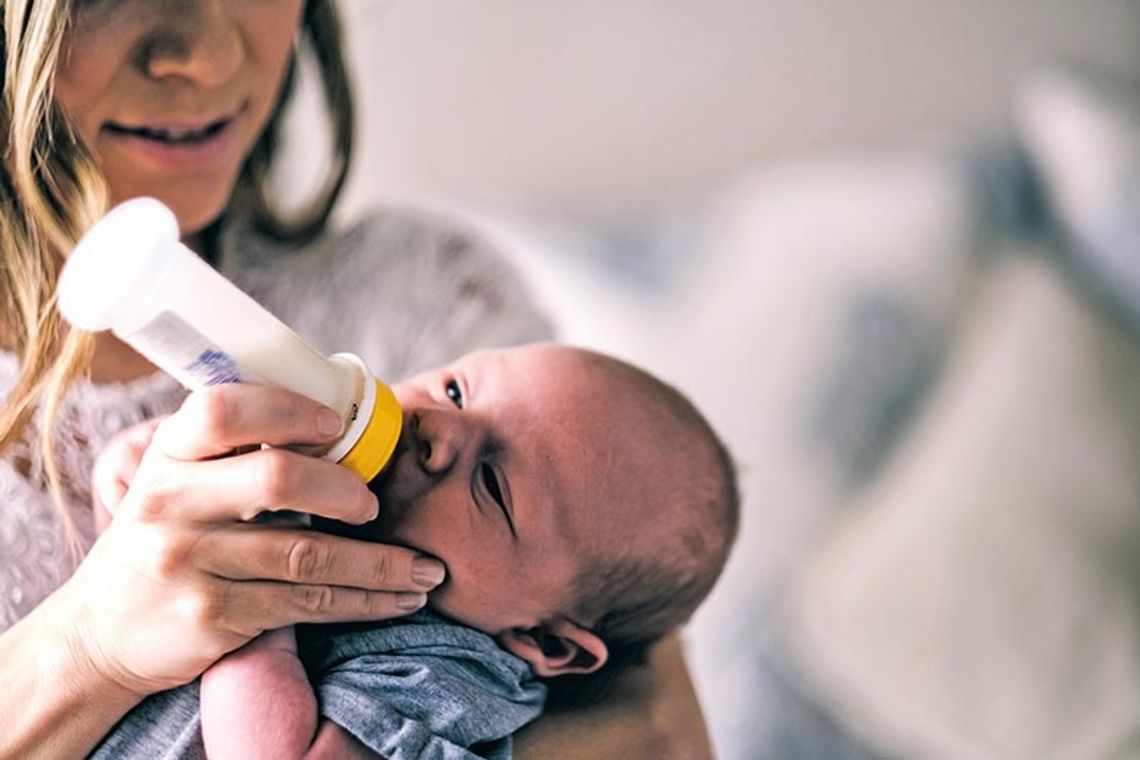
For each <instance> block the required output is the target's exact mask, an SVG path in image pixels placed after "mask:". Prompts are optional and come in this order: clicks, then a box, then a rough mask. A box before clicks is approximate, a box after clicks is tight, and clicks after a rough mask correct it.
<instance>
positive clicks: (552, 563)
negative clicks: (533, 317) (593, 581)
mask: <svg viewBox="0 0 1140 760" xmlns="http://www.w3.org/2000/svg"><path fill="white" fill-rule="evenodd" d="M600 380H601V377H600V374H599V373H597V372H596V370H594V369H592V368H591V367H590V365H588V364H587V363H586V362H584V361H582V359H581V358H580V357H579V356H578V355H577V354H575V353H574V352H573V351H571V350H569V349H566V348H563V347H558V346H551V345H540V346H526V347H522V348H515V349H508V350H501V351H486V352H479V353H475V354H469V355H468V356H465V357H463V358H461V359H459V360H458V361H457V362H455V363H454V364H452V365H450V366H447V367H443V368H440V369H436V370H431V371H429V372H425V373H424V374H421V375H419V376H417V377H414V378H412V379H411V380H408V381H406V382H403V383H400V384H398V385H396V386H394V387H393V390H394V391H395V393H396V396H397V398H398V399H399V401H400V404H401V406H402V407H403V409H404V431H403V434H402V436H401V441H400V444H399V446H398V448H397V450H396V455H395V457H394V458H393V461H392V462H391V463H390V464H389V465H388V467H387V468H386V470H385V472H384V473H383V474H382V475H381V476H380V478H379V479H378V480H377V482H376V484H375V486H374V487H375V489H376V491H377V494H378V496H379V499H380V516H379V517H378V518H377V520H376V521H375V522H374V523H373V524H372V525H370V526H368V528H367V530H368V532H369V535H370V536H371V537H372V538H374V539H378V540H384V541H389V542H395V543H400V544H405V545H408V546H412V547H414V548H417V549H420V550H422V551H424V552H427V553H429V554H431V555H433V556H435V557H438V558H439V559H441V560H443V561H444V563H445V564H446V565H447V569H448V580H447V582H446V583H445V584H444V585H443V586H441V587H440V589H439V590H438V591H436V592H435V593H433V595H432V600H431V604H432V606H434V607H435V608H436V609H438V610H440V611H441V612H443V613H445V614H447V615H450V616H451V617H454V618H456V619H457V620H460V621H461V622H464V623H467V624H468V625H472V626H474V627H476V628H480V629H482V630H484V631H488V632H491V633H498V632H501V631H504V630H506V629H508V628H515V627H520V628H529V627H531V626H533V625H537V624H539V623H541V622H542V621H543V620H545V619H546V618H547V617H548V616H550V615H552V614H555V613H557V612H558V611H559V610H560V609H561V608H562V606H563V605H564V603H565V602H566V601H567V599H568V598H569V584H570V582H571V580H572V579H573V577H574V576H575V574H576V571H577V569H578V564H577V561H576V557H578V556H581V555H582V550H583V549H584V548H587V547H589V548H591V549H594V550H603V551H604V550H605V549H606V548H607V543H606V542H607V540H609V541H611V543H612V537H613V536H614V535H616V534H615V533H614V529H615V526H616V525H617V524H618V523H625V525H624V526H623V530H624V529H625V528H627V527H628V522H627V521H625V520H623V519H621V518H617V519H615V518H614V516H613V515H610V514H608V513H609V511H610V506H611V505H612V504H613V503H614V502H612V501H610V497H611V496H613V495H615V494H619V493H620V492H622V491H623V488H622V485H623V484H624V482H625V480H627V479H628V476H629V473H627V472H623V471H622V468H621V467H620V466H618V465H617V464H616V463H617V462H618V460H619V459H622V457H616V456H614V455H613V454H612V453H611V452H613V451H615V450H616V451H617V452H621V447H622V443H621V440H620V439H621V432H622V431H623V429H624V426H623V424H622V414H623V411H624V409H625V405H623V404H622V403H620V402H619V401H618V400H617V399H615V398H611V394H610V393H608V392H607V390H608V389H607V387H606V385H605V384H604V382H600ZM615 447H617V448H616V449H615ZM633 448H634V447H632V446H631V447H629V450H633ZM622 453H623V455H624V453H628V452H622ZM625 459H628V457H626V458H625ZM618 503H620V502H618ZM585 542H588V543H585ZM587 624H588V622H587Z"/></svg>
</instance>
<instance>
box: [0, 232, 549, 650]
mask: <svg viewBox="0 0 1140 760" xmlns="http://www.w3.org/2000/svg"><path fill="white" fill-rule="evenodd" d="M220 268H221V270H222V271H223V272H224V273H225V274H226V275H227V276H228V277H230V278H231V279H232V280H234V281H235V282H237V283H238V284H239V285H240V286H241V287H242V288H243V289H245V290H246V291H247V292H249V293H250V294H251V295H252V296H253V297H254V298H256V299H258V300H259V301H260V302H262V303H263V304H265V305H266V306H267V307H268V308H269V309H270V310H271V311H273V313H275V314H277V315H278V316H279V317H281V318H282V319H283V320H284V321H285V322H287V323H288V324H290V325H292V326H293V327H294V328H295V329H296V330H297V331H298V332H299V333H300V334H301V335H302V336H303V337H305V338H306V339H307V340H308V341H310V343H311V344H312V345H313V346H314V347H315V348H317V349H318V350H320V351H323V352H326V353H331V352H334V351H353V352H355V353H357V354H359V355H360V356H361V357H363V358H364V360H365V362H366V363H367V364H368V365H369V366H370V367H371V368H372V369H373V371H374V372H376V373H378V375H379V376H381V377H383V378H386V379H389V380H396V379H399V378H401V377H405V376H407V375H409V374H411V373H414V372H417V371H419V370H423V369H426V368H428V367H431V366H435V365H437V364H441V363H444V362H446V361H448V360H450V359H453V358H456V357H457V356H458V355H460V354H462V353H464V352H466V351H468V350H470V349H473V348H477V347H485V346H495V345H506V344H510V343H518V342H526V341H531V340H540V339H544V338H548V337H549V336H550V327H549V325H548V323H547V322H546V320H545V319H544V318H543V317H542V316H541V315H540V314H539V312H538V311H537V310H536V309H535V307H534V306H533V304H532V303H531V301H530V298H529V296H528V294H527V292H526V289H525V287H524V283H523V282H522V281H521V280H520V279H519V278H518V277H517V275H516V274H515V273H514V271H513V270H512V269H511V268H510V267H508V266H507V265H506V264H505V263H504V262H503V261H502V260H500V259H499V258H498V257H497V255H496V254H495V253H493V252H492V251H491V250H489V248H488V246H486V245H485V244H484V243H482V242H481V241H480V240H478V239H477V238H475V237H473V236H472V235H471V234H469V233H468V232H467V231H466V230H464V229H461V228H458V227H456V226H454V225H451V224H448V223H445V222H444V220H443V219H442V218H440V217H438V216H434V215H427V214H423V213H418V212H414V211H402V212H399V213H387V214H383V215H379V214H378V215H374V216H371V217H369V218H368V219H366V220H365V221H364V222H362V223H360V224H358V225H357V226H355V227H353V228H352V229H350V230H348V231H347V232H345V233H343V234H341V235H338V236H335V237H330V238H329V239H326V240H324V241H322V242H320V243H319V244H317V245H313V246H310V247H308V248H306V249H304V250H302V251H295V252H289V251H284V250H282V249H281V248H280V247H279V246H277V245H275V244H274V243H272V242H270V241H268V240H265V239H263V238H259V237H257V236H255V235H253V234H252V233H249V232H248V231H243V230H238V229H234V230H231V231H230V233H229V234H228V235H227V236H226V239H225V242H224V245H223V255H222V259H221V265H220ZM16 370H17V363H16V359H15V357H14V356H12V355H11V354H8V353H0V393H5V394H6V393H7V391H8V389H10V388H11V385H12V382H13V379H14V377H15V373H16ZM184 395H185V392H184V391H183V390H182V388H181V387H180V386H179V385H178V384H177V383H175V382H174V381H173V380H171V379H170V378H168V377H166V376H164V375H154V376H151V377H146V378H141V379H139V380H137V381H134V382H131V383H125V384H123V383H113V384H107V385H93V384H91V383H90V382H87V381H85V380H81V381H79V382H77V383H76V385H75V386H74V387H73V388H72V390H71V391H70V393H69V395H68V397H67V399H66V403H65V405H64V409H63V412H62V414H61V415H60V421H59V424H58V426H57V428H56V430H55V436H56V440H57V442H58V451H59V454H58V456H59V464H60V466H61V469H62V472H63V474H64V477H65V479H66V480H67V481H68V482H69V483H70V484H71V486H72V487H71V488H70V489H69V492H68V494H67V497H68V501H69V503H70V504H71V507H72V512H73V516H74V518H75V523H76V525H77V527H78V529H79V538H80V540H81V543H82V544H83V545H84V546H88V545H89V544H90V542H91V541H92V539H93V536H92V524H91V512H90V508H89V504H90V488H89V477H90V475H89V473H90V469H91V464H92V462H93V459H94V457H95V455H96V454H97V453H98V451H99V450H100V448H101V447H102V445H103V444H104V443H105V442H106V441H107V439H108V438H109V437H110V436H112V435H113V434H114V433H116V432H117V431H119V430H121V429H122V428H124V427H126V426H128V425H131V424H133V423H135V422H139V421H141V420H143V419H146V418H148V417H152V416H154V415H157V414H164V413H167V412H170V411H173V410H174V409H176V408H177V406H178V404H179V403H180V402H181V399H182V398H183V397H184ZM29 440H34V438H29ZM77 561H78V558H77V557H76V556H75V555H74V554H73V553H72V552H71V551H69V549H68V541H67V536H66V533H65V530H64V523H63V520H62V519H61V517H60V516H59V514H58V513H57V510H56V508H55V506H54V503H53V500H52V497H51V495H50V493H49V491H48V489H47V486H46V479H45V477H44V474H43V467H42V462H41V461H40V456H39V452H38V446H25V445H21V446H17V447H14V448H13V449H12V450H11V451H9V452H8V453H7V454H6V455H5V456H4V457H3V459H0V630H4V629H6V628H7V627H9V626H11V625H12V624H13V623H15V622H16V621H17V620H19V619H20V618H21V617H22V616H23V615H25V614H27V612H29V611H30V610H31V609H32V608H33V607H35V606H36V604H38V603H39V602H40V601H41V600H42V599H43V598H44V597H45V596H47V595H48V594H49V593H51V591H53V590H54V589H55V588H56V587H57V586H59V585H60V584H61V583H62V582H63V581H64V580H66V579H67V578H68V576H69V575H70V574H71V572H72V571H73V570H74V568H75V565H76V563H77Z"/></svg>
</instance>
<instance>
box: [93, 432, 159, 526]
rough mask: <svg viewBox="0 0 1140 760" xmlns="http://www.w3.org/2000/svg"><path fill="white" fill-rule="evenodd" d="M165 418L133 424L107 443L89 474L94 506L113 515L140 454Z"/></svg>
mask: <svg viewBox="0 0 1140 760" xmlns="http://www.w3.org/2000/svg"><path fill="white" fill-rule="evenodd" d="M163 419H164V418H156V419H153V420H148V421H146V422H140V423H139V424H137V425H132V426H131V427H129V428H127V429H126V430H124V431H122V432H120V433H118V434H116V435H115V436H113V437H112V438H111V440H110V441H108V442H107V445H106V446H105V447H104V448H103V451H102V453H100V454H99V457H98V458H97V459H96V460H95V466H94V468H93V469H92V472H91V483H92V491H93V494H94V497H95V501H96V504H97V506H99V507H101V508H103V509H106V510H107V511H108V512H114V511H115V508H116V507H117V506H118V505H119V502H120V501H121V500H122V498H123V495H124V494H125V493H126V492H127V488H128V487H129V486H130V484H131V481H132V480H134V478H135V472H136V471H137V470H138V468H139V462H141V461H142V457H143V452H144V451H146V447H147V446H148V445H149V444H150V439H151V438H152V437H153V436H154V429H155V428H156V427H157V426H158V424H159V423H160V422H161V421H162V420H163Z"/></svg>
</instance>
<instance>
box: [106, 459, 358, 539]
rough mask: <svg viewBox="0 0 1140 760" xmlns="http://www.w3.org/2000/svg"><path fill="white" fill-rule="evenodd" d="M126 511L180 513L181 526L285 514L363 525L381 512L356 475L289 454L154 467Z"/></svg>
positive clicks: (157, 515) (145, 515)
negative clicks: (185, 522) (287, 512)
mask: <svg viewBox="0 0 1140 760" xmlns="http://www.w3.org/2000/svg"><path fill="white" fill-rule="evenodd" d="M140 485H141V484H140ZM123 506H124V508H129V509H132V510H135V514H137V515H139V516H140V517H143V518H148V517H149V518H167V517H170V516H172V510H173V511H174V512H175V513H176V514H175V515H174V516H176V517H177V518H179V519H183V520H189V521H195V522H219V523H220V522H229V521H233V520H252V519H253V518H254V517H256V516H257V515H258V514H260V513H262V512H279V511H282V510H292V511H295V512H305V513H308V514H313V515H319V516H321V517H327V518H329V519H331V520H339V521H341V522H348V523H364V522H367V521H369V520H372V519H373V518H375V517H376V515H377V513H378V511H379V505H378V503H377V501H376V497H375V496H374V495H373V494H372V492H371V491H369V490H368V487H367V486H366V485H365V484H364V482H363V481H362V480H361V479H360V476H359V475H357V474H356V473H354V472H352V471H351V470H349V469H348V468H346V467H341V466H340V465H338V464H335V463H333V462H328V461H325V460H323V459H315V458H313V457H308V456H304V455H302V454H297V453H295V452H292V451H286V450H284V449H262V450H259V451H251V452H248V453H245V454H241V455H238V456H231V457H225V458H223V459H214V460H211V461H208V462H183V461H171V460H169V459H167V460H165V461H161V463H159V462H155V463H154V467H152V469H151V471H150V472H149V473H148V478H147V482H146V483H145V487H138V488H132V489H131V491H130V492H128V494H127V496H126V498H125V500H124V502H123Z"/></svg>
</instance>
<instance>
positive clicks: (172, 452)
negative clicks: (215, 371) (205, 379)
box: [153, 383, 343, 461]
mask: <svg viewBox="0 0 1140 760" xmlns="http://www.w3.org/2000/svg"><path fill="white" fill-rule="evenodd" d="M342 425H343V420H341V418H340V416H339V415H338V414H337V413H336V412H334V411H333V410H332V409H329V408H328V407H326V406H324V405H322V404H318V403H317V402H316V401H313V400H311V399H308V398H306V397H304V396H302V395H300V394H297V393H293V392H291V391H287V390H285V389H283V388H276V387H272V386H264V385H246V384H243V383H229V384H224V385H216V386H213V387H211V388H207V389H206V390H202V391H197V392H195V393H191V394H190V395H189V396H188V397H187V398H186V401H185V402H183V404H182V407H181V408H180V409H179V410H178V411H177V412H175V413H174V414H172V415H171V416H170V417H169V418H167V419H166V421H165V422H163V423H162V424H161V425H159V427H158V429H157V430H156V431H155V434H154V440H153V444H154V446H155V447H156V448H157V449H158V450H159V451H161V452H162V453H163V454H165V455H166V456H168V457H170V458H171V459H181V460H184V461H190V460H197V459H211V458H213V457H219V456H224V455H226V454H230V453H232V452H233V451H234V450H235V449H239V448H242V447H245V446H249V445H251V444H260V443H266V444H269V445H270V446H285V445H289V444H307V445H321V444H326V443H330V442H332V441H333V440H335V439H336V437H337V436H338V435H340V432H341V428H342Z"/></svg>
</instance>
